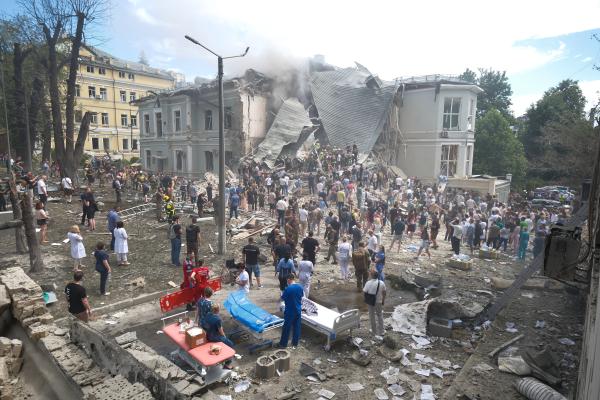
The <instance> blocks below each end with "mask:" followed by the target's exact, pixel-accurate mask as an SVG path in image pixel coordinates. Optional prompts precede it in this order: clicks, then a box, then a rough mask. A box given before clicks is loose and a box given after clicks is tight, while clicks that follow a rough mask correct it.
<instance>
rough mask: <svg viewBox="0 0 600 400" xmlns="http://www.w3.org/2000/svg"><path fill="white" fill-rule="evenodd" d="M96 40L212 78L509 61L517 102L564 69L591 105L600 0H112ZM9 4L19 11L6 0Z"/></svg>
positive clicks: (387, 73) (417, 72)
mask: <svg viewBox="0 0 600 400" xmlns="http://www.w3.org/2000/svg"><path fill="white" fill-rule="evenodd" d="M111 1H112V7H111V10H110V12H109V14H108V15H106V16H105V18H103V19H102V20H101V21H98V22H99V25H97V26H95V27H94V29H93V32H92V33H93V34H91V35H90V38H89V40H90V42H92V43H91V44H93V45H97V46H99V47H100V48H102V49H103V50H105V51H107V52H109V53H112V54H113V55H115V56H117V57H119V58H124V59H131V60H134V61H135V60H137V59H138V58H139V54H140V52H141V51H143V52H144V53H145V55H146V57H147V58H148V60H149V62H150V65H152V66H155V67H160V68H165V69H171V70H175V71H178V72H182V73H184V74H185V75H186V79H187V80H188V81H193V79H194V77H195V76H202V77H207V78H213V77H214V76H215V75H216V59H215V58H214V56H212V55H211V54H210V53H208V52H206V51H205V50H203V49H202V48H200V47H198V46H195V45H194V44H192V43H191V42H189V41H187V40H186V39H185V38H184V35H190V36H192V37H194V38H195V39H197V40H198V41H200V42H201V43H203V44H204V45H206V46H208V47H210V48H211V49H213V50H214V51H215V52H217V53H218V54H220V55H222V56H228V55H236V54H240V53H242V52H243V51H244V49H245V48H246V47H247V46H250V52H249V53H248V55H247V56H246V57H245V58H242V59H231V60H226V61H225V73H226V74H229V75H236V74H241V73H243V71H244V70H245V69H246V68H249V67H252V68H255V69H257V70H259V71H263V72H267V73H275V72H277V71H282V70H285V69H286V68H288V67H290V66H295V65H300V64H301V63H302V60H304V59H306V57H312V56H314V55H316V54H320V55H323V56H324V57H325V60H326V61H327V62H328V63H331V64H334V65H337V66H340V67H347V66H353V65H354V62H359V63H361V64H362V65H364V66H366V67H367V68H369V70H371V72H373V73H375V74H377V75H379V76H380V77H381V78H383V79H390V80H391V79H394V78H401V77H410V76H421V75H427V74H448V75H458V74H460V73H461V72H463V71H464V70H465V69H466V68H470V69H472V70H477V69H478V68H492V69H494V70H500V71H506V72H507V76H508V78H509V82H510V84H511V85H512V89H513V98H512V101H513V106H512V109H513V111H514V113H515V115H516V116H519V115H522V114H523V113H524V112H525V111H526V109H527V108H528V107H529V105H531V104H532V103H535V102H536V101H537V100H538V99H540V98H541V96H542V95H543V93H544V91H546V90H547V89H549V88H550V87H552V86H554V85H556V84H558V83H559V82H560V81H561V80H563V79H567V78H570V79H574V80H578V81H579V83H580V86H581V88H582V90H583V92H584V95H585V96H586V98H587V100H588V106H590V107H591V106H592V105H593V104H595V103H597V102H598V99H599V97H600V94H599V91H600V71H597V70H595V69H594V65H600V42H598V41H596V40H595V39H593V37H592V35H593V34H599V35H600V19H598V15H600V1H598V0H571V1H569V2H564V1H562V0H561V1H555V0H546V1H539V0H519V1H517V0H505V1H503V2H492V1H485V0H455V1H453V2H448V1H443V0H440V1H433V0H419V1H412V2H407V1H397V0H396V1H394V0H387V1H386V0H370V1H360V2H359V1H354V0H345V1H338V0H303V1H289V0H278V1H277V0H253V1H248V0H218V1H217V0H213V1H211V0H169V1H166V0H111ZM0 5H1V6H2V7H0V10H1V11H2V12H3V13H4V14H8V15H11V14H14V13H15V12H18V5H17V4H16V1H14V0H0Z"/></svg>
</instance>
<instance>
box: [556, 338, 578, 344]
mask: <svg viewBox="0 0 600 400" xmlns="http://www.w3.org/2000/svg"><path fill="white" fill-rule="evenodd" d="M558 343H560V344H563V345H565V346H575V342H574V341H573V340H571V339H569V338H561V339H559V340H558Z"/></svg>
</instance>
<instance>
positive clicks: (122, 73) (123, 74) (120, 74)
mask: <svg viewBox="0 0 600 400" xmlns="http://www.w3.org/2000/svg"><path fill="white" fill-rule="evenodd" d="M126 77H127V74H126V73H125V71H119V78H123V79H125V78H126Z"/></svg>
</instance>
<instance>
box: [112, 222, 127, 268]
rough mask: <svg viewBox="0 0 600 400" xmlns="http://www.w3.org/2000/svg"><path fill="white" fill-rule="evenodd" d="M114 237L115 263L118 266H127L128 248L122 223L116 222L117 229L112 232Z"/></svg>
mask: <svg viewBox="0 0 600 400" xmlns="http://www.w3.org/2000/svg"><path fill="white" fill-rule="evenodd" d="M114 235H115V253H117V261H118V262H119V265H129V263H128V262H127V253H129V246H128V244H127V232H126V231H125V228H123V221H118V222H117V227H116V228H115V230H114Z"/></svg>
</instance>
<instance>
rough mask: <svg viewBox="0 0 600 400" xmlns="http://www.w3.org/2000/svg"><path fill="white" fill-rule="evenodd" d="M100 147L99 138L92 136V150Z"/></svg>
mask: <svg viewBox="0 0 600 400" xmlns="http://www.w3.org/2000/svg"><path fill="white" fill-rule="evenodd" d="M99 148H100V146H99V144H98V138H97V137H95V138H92V150H98V149H99Z"/></svg>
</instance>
